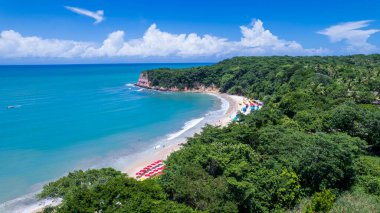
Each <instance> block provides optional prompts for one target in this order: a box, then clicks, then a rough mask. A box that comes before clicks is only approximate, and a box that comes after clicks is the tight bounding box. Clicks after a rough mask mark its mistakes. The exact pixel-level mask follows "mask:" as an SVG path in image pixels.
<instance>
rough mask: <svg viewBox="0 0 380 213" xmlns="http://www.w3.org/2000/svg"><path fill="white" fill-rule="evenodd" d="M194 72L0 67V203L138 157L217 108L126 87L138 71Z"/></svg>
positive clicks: (195, 98)
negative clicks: (77, 172) (78, 172)
mask: <svg viewBox="0 0 380 213" xmlns="http://www.w3.org/2000/svg"><path fill="white" fill-rule="evenodd" d="M198 65H199V64H128V65H60V66H58V65H56V66H0V159H1V163H0V203H1V202H4V201H7V200H11V199H14V198H16V197H19V196H21V195H23V194H26V193H28V192H33V190H36V189H38V188H40V187H41V183H44V182H46V181H48V180H54V179H55V178H57V177H60V176H62V175H63V174H65V173H66V172H68V171H71V170H73V169H76V168H88V167H90V166H93V165H96V164H97V163H99V162H103V160H104V159H108V158H109V156H115V153H118V154H121V153H122V154H124V155H125V154H128V153H133V152H137V151H139V150H144V149H146V148H147V147H149V146H151V145H152V144H153V143H154V142H155V141H156V140H158V139H159V138H162V137H163V136H165V135H168V134H170V133H175V132H178V131H179V130H181V127H182V126H183V125H184V123H185V122H186V121H189V120H191V119H196V118H200V117H203V116H205V114H206V113H207V112H209V111H212V110H215V109H216V108H218V104H217V102H218V101H217V98H215V97H213V96H209V95H202V94H190V93H181V94H180V93H165V92H164V93H162V92H156V91H151V90H142V89H140V88H138V87H134V86H132V85H130V84H131V83H134V82H136V81H137V79H138V76H139V73H140V72H141V71H143V70H147V69H153V68H158V67H191V66H198ZM8 106H15V107H14V108H10V109H8ZM172 136H173V135H172ZM103 163H104V162H103ZM104 164H105V165H107V163H104Z"/></svg>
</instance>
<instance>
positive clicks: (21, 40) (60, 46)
mask: <svg viewBox="0 0 380 213" xmlns="http://www.w3.org/2000/svg"><path fill="white" fill-rule="evenodd" d="M90 46H91V44H90V43H86V42H77V41H70V40H58V39H42V38H40V37H36V36H31V37H24V36H22V35H21V34H20V33H18V32H15V31H13V30H5V31H2V32H1V33H0V57H5V58H15V57H16V58H17V57H56V58H72V57H75V56H78V55H80V54H82V53H83V51H85V50H86V49H87V48H88V47H90Z"/></svg>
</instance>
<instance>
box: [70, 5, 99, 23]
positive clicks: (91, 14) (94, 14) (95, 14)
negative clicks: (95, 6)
mask: <svg viewBox="0 0 380 213" xmlns="http://www.w3.org/2000/svg"><path fill="white" fill-rule="evenodd" d="M65 7H66V9H68V10H70V11H72V12H74V13H77V14H80V15H84V16H88V17H90V18H93V19H95V22H94V24H98V23H100V22H102V21H104V11H103V10H98V11H96V12H92V11H89V10H86V9H82V8H77V7H69V6H65Z"/></svg>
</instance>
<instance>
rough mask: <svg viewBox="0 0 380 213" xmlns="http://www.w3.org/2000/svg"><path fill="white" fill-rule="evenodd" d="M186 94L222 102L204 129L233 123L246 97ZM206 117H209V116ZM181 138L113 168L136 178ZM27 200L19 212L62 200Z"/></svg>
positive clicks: (181, 140) (182, 140)
mask: <svg viewBox="0 0 380 213" xmlns="http://www.w3.org/2000/svg"><path fill="white" fill-rule="evenodd" d="M186 92H193V93H203V94H207V95H212V96H215V97H217V98H218V99H220V100H221V109H220V110H223V113H222V114H220V115H219V114H218V115H217V116H215V115H214V116H215V117H213V119H212V120H211V121H206V122H204V123H203V124H202V125H201V127H204V126H205V125H206V124H209V125H214V126H222V127H224V126H227V125H228V124H229V123H230V122H231V121H232V117H233V116H235V114H236V113H237V112H238V111H240V110H239V109H240V106H239V104H240V103H242V102H243V100H244V99H245V97H243V96H237V95H229V94H225V93H219V92H218V91H214V90H212V91H210V90H206V91H186ZM225 103H227V104H228V107H225V108H223V104H225ZM211 116H212V115H211ZM205 117H207V115H206V116H205ZM193 128H197V129H196V130H195V131H193V132H191V133H190V134H191V135H190V136H188V137H191V136H193V135H194V134H196V133H200V132H201V131H202V128H200V126H198V124H197V125H196V126H194V127H192V128H190V129H189V130H191V129H193ZM193 130H194V129H193ZM187 131H188V130H187ZM183 134H186V132H185V133H183ZM188 134H189V133H188ZM179 136H182V137H179V138H178V139H174V140H172V141H171V142H170V143H167V145H165V146H161V147H160V148H157V149H156V148H155V147H152V148H149V149H147V150H144V151H142V152H138V153H134V154H132V155H130V156H127V159H133V160H132V161H130V163H129V164H127V165H125V166H123V167H119V166H116V167H115V165H114V166H112V167H113V168H115V169H117V170H119V171H121V172H123V173H126V174H127V175H128V176H129V177H131V178H136V175H135V174H136V172H137V171H139V170H140V169H142V168H143V167H145V166H147V165H148V164H150V163H152V162H154V161H157V160H166V159H167V157H168V156H169V155H170V154H171V153H173V152H175V151H178V150H179V149H181V147H182V144H184V143H186V142H187V137H186V138H184V137H183V135H182V134H181V135H179ZM152 145H155V144H152ZM156 145H158V144H156ZM124 160H125V159H124ZM29 195H30V194H29ZM29 199H30V200H29ZM15 200H17V199H15ZM15 200H11V201H15ZM27 200H29V201H28V202H27V203H28V204H26V205H25V206H24V207H25V209H20V208H17V207H16V208H17V209H18V210H20V211H19V212H32V213H36V212H39V211H41V210H42V209H43V208H44V207H46V206H49V205H52V206H55V205H58V204H59V203H60V200H41V201H37V200H35V198H33V197H30V198H28V199H27ZM8 202H10V201H7V202H5V203H2V204H3V205H5V206H4V207H6V206H7V203H8ZM8 204H10V205H11V206H12V204H11V203H8Z"/></svg>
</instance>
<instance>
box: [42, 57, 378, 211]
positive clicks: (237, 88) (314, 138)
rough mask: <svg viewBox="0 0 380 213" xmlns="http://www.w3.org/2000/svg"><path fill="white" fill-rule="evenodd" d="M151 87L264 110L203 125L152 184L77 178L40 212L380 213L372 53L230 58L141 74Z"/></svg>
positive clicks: (109, 176) (98, 173)
mask: <svg viewBox="0 0 380 213" xmlns="http://www.w3.org/2000/svg"><path fill="white" fill-rule="evenodd" d="M146 73H147V74H148V77H149V80H150V82H151V84H152V86H159V87H164V88H174V87H175V88H178V89H185V88H186V89H196V88H199V87H202V86H204V87H215V88H219V89H220V91H221V92H225V93H229V94H238V95H244V96H246V97H249V98H252V99H260V100H262V101H264V102H265V106H264V107H263V108H262V109H261V110H260V111H254V112H253V113H250V114H249V115H239V121H238V122H235V123H233V124H230V125H229V126H227V127H223V128H222V127H215V126H206V127H205V128H204V129H203V131H202V132H201V133H200V134H196V135H195V136H194V137H192V138H189V139H188V142H187V144H185V145H184V147H183V148H182V149H181V150H180V151H177V152H175V153H173V154H171V155H170V156H169V158H168V159H167V160H166V170H165V172H164V174H163V175H162V176H160V177H157V178H154V179H151V180H146V181H136V180H134V179H132V178H128V177H127V176H126V175H124V174H122V173H120V172H118V171H115V170H113V169H111V168H107V169H101V170H88V171H75V172H73V173H70V174H69V175H68V176H66V177H63V178H61V179H59V180H57V181H55V182H52V183H50V184H48V185H46V186H45V187H44V189H43V191H42V192H41V193H40V194H39V197H40V198H48V197H50V198H63V202H62V204H61V205H60V206H58V207H49V208H46V209H45V210H44V211H45V212H336V213H338V212H347V213H348V212H361V213H365V212H368V213H369V212H380V157H379V155H380V154H379V153H380V110H379V106H380V105H378V103H379V97H378V95H379V93H378V91H380V55H368V56H365V55H354V56H341V57H288V56H282V57H236V58H232V59H228V60H224V61H222V62H220V63H217V64H215V65H212V66H202V67H195V68H188V69H176V70H171V69H158V70H150V71H147V72H146Z"/></svg>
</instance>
